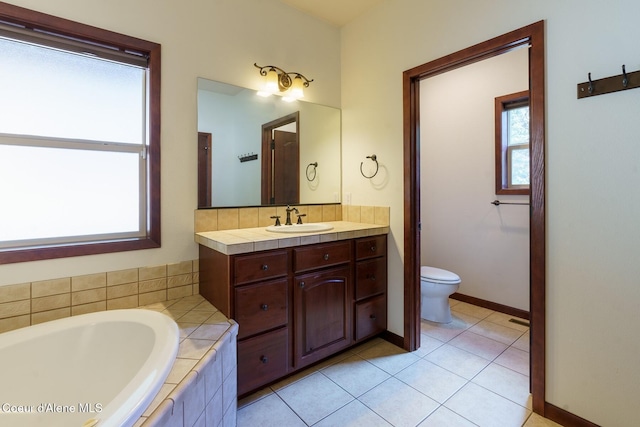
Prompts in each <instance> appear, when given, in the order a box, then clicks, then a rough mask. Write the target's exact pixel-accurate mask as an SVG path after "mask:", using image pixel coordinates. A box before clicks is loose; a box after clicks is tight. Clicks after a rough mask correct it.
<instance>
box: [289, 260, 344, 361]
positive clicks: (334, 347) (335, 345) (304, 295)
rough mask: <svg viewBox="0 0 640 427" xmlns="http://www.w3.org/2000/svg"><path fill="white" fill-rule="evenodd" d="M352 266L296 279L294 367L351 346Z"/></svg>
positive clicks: (294, 294) (294, 292)
mask: <svg viewBox="0 0 640 427" xmlns="http://www.w3.org/2000/svg"><path fill="white" fill-rule="evenodd" d="M351 282H352V280H351V269H350V268H349V266H344V267H339V268H333V269H330V270H324V271H322V272H318V273H310V274H305V275H301V276H296V277H295V280H294V286H293V296H294V300H295V303H294V330H295V339H294V341H295V367H296V368H299V367H301V366H305V365H308V364H310V363H313V362H315V361H317V360H320V359H322V358H323V357H325V356H328V355H330V354H332V353H334V352H336V351H338V350H340V349H342V348H345V347H347V346H349V345H350V344H351V342H352V326H351V325H352V319H353V312H352V306H353V297H352V295H353V290H352V284H351Z"/></svg>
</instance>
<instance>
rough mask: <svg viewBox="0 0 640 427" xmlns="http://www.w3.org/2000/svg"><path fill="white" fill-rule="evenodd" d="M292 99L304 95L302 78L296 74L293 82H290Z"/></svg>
mask: <svg viewBox="0 0 640 427" xmlns="http://www.w3.org/2000/svg"><path fill="white" fill-rule="evenodd" d="M290 96H291V97H292V98H293V99H300V98H302V97H304V89H303V84H302V78H301V77H300V76H296V77H295V78H294V79H293V83H292V84H291V95H290Z"/></svg>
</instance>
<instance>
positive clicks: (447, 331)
mask: <svg viewBox="0 0 640 427" xmlns="http://www.w3.org/2000/svg"><path fill="white" fill-rule="evenodd" d="M451 316H452V320H451V322H449V323H436V322H430V321H428V320H424V319H423V320H421V322H420V332H421V333H422V334H425V335H427V336H430V337H433V338H436V339H438V340H440V341H443V342H447V341H450V340H452V339H453V338H455V337H457V336H458V335H460V334H461V333H463V332H464V331H466V330H467V329H469V328H470V327H472V326H473V325H475V324H476V323H478V322H480V319H478V318H477V317H472V316H468V315H466V314H462V313H454V312H452V313H451Z"/></svg>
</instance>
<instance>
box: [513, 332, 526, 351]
mask: <svg viewBox="0 0 640 427" xmlns="http://www.w3.org/2000/svg"><path fill="white" fill-rule="evenodd" d="M511 346H512V347H515V348H517V349H518V350H522V351H526V352H527V353H528V352H529V349H530V347H531V335H530V334H529V332H527V333H526V334H524V335H523V336H521V337H520V338H518V339H517V340H516V342H514V343H513V344H511Z"/></svg>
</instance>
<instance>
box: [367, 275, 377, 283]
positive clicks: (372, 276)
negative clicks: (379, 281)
mask: <svg viewBox="0 0 640 427" xmlns="http://www.w3.org/2000/svg"><path fill="white" fill-rule="evenodd" d="M367 279H369V280H371V281H372V282H375V281H376V275H375V274H369V275H368V276H367Z"/></svg>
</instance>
